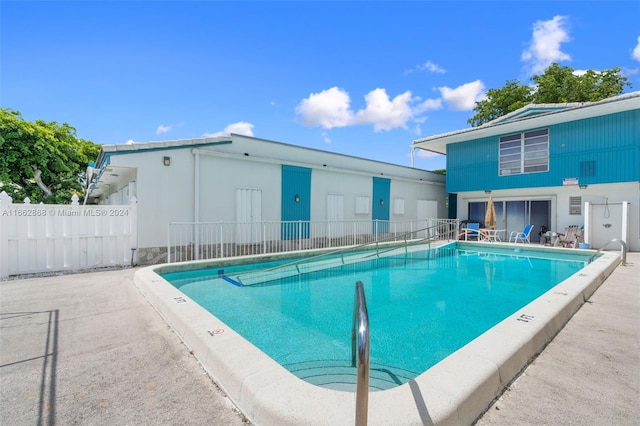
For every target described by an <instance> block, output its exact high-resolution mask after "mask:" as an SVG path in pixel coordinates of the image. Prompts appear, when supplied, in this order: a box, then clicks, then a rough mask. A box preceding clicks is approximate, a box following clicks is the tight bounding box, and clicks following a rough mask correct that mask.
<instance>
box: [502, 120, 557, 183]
mask: <svg viewBox="0 0 640 426" xmlns="http://www.w3.org/2000/svg"><path fill="white" fill-rule="evenodd" d="M547 171H549V129H543V130H534V131H531V132H525V133H517V134H514V135H507V136H502V137H500V176H509V175H519V174H522V173H536V172H547Z"/></svg>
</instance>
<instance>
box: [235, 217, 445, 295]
mask: <svg viewBox="0 0 640 426" xmlns="http://www.w3.org/2000/svg"><path fill="white" fill-rule="evenodd" d="M439 226H441V225H439V224H437V225H432V226H428V227H426V228H422V229H418V230H416V231H409V232H405V233H404V234H400V235H394V236H392V237H387V238H383V239H381V240H376V241H372V242H368V243H363V244H358V245H355V246H348V247H341V248H338V249H336V250H331V251H328V252H324V253H320V254H317V255H315V256H310V257H304V258H302V259H298V260H295V261H293V262H288V263H284V264H282V265H278V266H273V267H271V268H266V269H263V270H261V272H272V271H275V270H278V269H282V268H287V267H290V266H295V267H296V269H297V270H298V272H300V270H299V269H298V266H299V265H300V264H302V263H307V262H311V261H315V260H317V259H318V258H320V257H325V256H332V255H336V254H340V255H342V256H341V257H342V263H343V264H344V253H347V252H349V251H352V250H353V251H357V250H359V249H361V248H363V247H366V246H370V245H374V244H375V246H376V253H375V254H376V255H377V256H378V257H379V256H380V253H381V252H380V246H379V245H380V243H384V242H390V241H397V240H398V239H401V238H404V247H405V250H406V247H407V246H408V245H409V240H408V239H407V236H408V235H411V234H417V233H419V232H427V231H431V230H432V229H434V228H438V227H439ZM457 228H458V226H456V227H455V229H452V230H451V229H450V230H449V231H448V232H449V233H450V234H451V235H452V236H453V235H456V234H457V232H458V229H457ZM433 238H434V236H432V235H431V233H430V232H427V237H425V238H421V239H417V240H411V244H412V245H417V244H422V243H423V242H425V241H428V242H429V249H431V240H432V239H433ZM396 248H397V247H395V246H394V247H390V248H388V249H387V250H385V251H383V252H382V253H385V252H387V251H390V250H395V249H396ZM253 272H255V271H253ZM237 281H238V282H242V280H241V279H240V277H238V278H237Z"/></svg>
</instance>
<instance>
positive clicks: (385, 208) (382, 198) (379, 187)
mask: <svg viewBox="0 0 640 426" xmlns="http://www.w3.org/2000/svg"><path fill="white" fill-rule="evenodd" d="M390 194H391V180H389V179H385V178H379V177H374V178H373V201H372V206H371V219H373V233H379V234H380V233H386V232H388V231H389V204H390V203H391V200H390Z"/></svg>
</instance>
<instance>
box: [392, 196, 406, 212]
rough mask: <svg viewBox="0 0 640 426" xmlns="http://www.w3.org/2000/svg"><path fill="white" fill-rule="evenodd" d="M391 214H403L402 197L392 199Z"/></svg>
mask: <svg viewBox="0 0 640 426" xmlns="http://www.w3.org/2000/svg"><path fill="white" fill-rule="evenodd" d="M393 214H404V198H394V199H393Z"/></svg>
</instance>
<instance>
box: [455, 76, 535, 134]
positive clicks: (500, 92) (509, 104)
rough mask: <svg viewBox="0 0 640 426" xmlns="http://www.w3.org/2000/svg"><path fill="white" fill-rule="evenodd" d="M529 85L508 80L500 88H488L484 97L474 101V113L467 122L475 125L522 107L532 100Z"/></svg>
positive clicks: (531, 90)
mask: <svg viewBox="0 0 640 426" xmlns="http://www.w3.org/2000/svg"><path fill="white" fill-rule="evenodd" d="M532 92H533V88H532V87H531V86H524V85H521V84H520V82H518V81H517V80H509V81H507V83H506V85H505V86H504V87H503V88H501V89H489V90H488V91H487V97H486V99H483V100H481V101H479V102H476V106H475V108H474V109H473V110H474V111H475V112H476V115H474V116H473V117H471V118H470V119H469V120H467V123H469V124H471V126H473V127H476V126H480V125H482V124H484V123H488V122H489V121H491V120H495V119H496V118H498V117H502V116H503V115H505V114H508V113H510V112H511V111H515V110H517V109H519V108H522V107H523V106H525V105H528V104H530V103H531V101H532V97H531V94H532Z"/></svg>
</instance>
